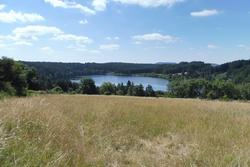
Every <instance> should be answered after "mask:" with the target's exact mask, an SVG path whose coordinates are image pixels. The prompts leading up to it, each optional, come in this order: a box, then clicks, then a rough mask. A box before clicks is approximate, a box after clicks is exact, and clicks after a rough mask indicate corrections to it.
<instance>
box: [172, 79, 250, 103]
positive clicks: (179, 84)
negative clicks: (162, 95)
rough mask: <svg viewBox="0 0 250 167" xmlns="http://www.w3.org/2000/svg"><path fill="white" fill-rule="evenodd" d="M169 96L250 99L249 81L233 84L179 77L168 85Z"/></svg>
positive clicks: (217, 80)
mask: <svg viewBox="0 0 250 167" xmlns="http://www.w3.org/2000/svg"><path fill="white" fill-rule="evenodd" d="M168 94H169V96H170V97H177V98H200V99H224V100H228V99H234V100H250V83H242V84H235V83H234V82H232V81H225V80H221V79H215V80H206V79H180V80H175V81H172V82H171V83H170V85H169V92H168Z"/></svg>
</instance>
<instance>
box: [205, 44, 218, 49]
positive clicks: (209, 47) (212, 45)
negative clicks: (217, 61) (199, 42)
mask: <svg viewBox="0 0 250 167" xmlns="http://www.w3.org/2000/svg"><path fill="white" fill-rule="evenodd" d="M207 48H208V49H217V48H219V47H218V46H217V45H214V44H208V45H207Z"/></svg>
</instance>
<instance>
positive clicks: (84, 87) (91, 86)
mask: <svg viewBox="0 0 250 167" xmlns="http://www.w3.org/2000/svg"><path fill="white" fill-rule="evenodd" d="M80 92H81V93H82V94H96V93H97V88H96V85H95V81H94V80H93V79H91V78H82V79H81V82H80Z"/></svg>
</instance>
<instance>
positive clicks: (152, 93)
mask: <svg viewBox="0 0 250 167" xmlns="http://www.w3.org/2000/svg"><path fill="white" fill-rule="evenodd" d="M145 95H146V96H148V97H155V91H154V89H153V87H152V86H151V85H148V86H147V87H146V91H145Z"/></svg>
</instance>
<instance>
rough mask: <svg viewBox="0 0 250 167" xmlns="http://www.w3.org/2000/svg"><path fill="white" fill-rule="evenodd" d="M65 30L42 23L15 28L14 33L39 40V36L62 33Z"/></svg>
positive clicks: (18, 36) (19, 36)
mask: <svg viewBox="0 0 250 167" xmlns="http://www.w3.org/2000/svg"><path fill="white" fill-rule="evenodd" d="M62 33H63V31H62V30H60V29H59V28H57V27H49V26H42V25H31V26H26V27H19V28H16V29H14V30H13V32H12V34H13V35H14V36H15V37H17V38H22V39H27V40H37V39H38V37H39V36H44V35H54V36H55V35H57V34H62Z"/></svg>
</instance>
